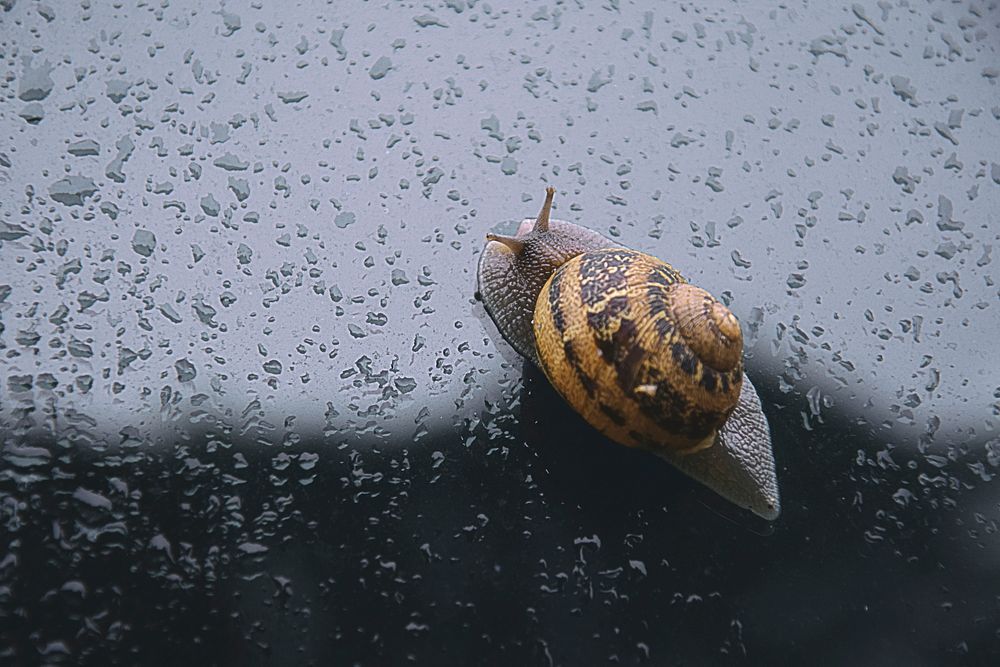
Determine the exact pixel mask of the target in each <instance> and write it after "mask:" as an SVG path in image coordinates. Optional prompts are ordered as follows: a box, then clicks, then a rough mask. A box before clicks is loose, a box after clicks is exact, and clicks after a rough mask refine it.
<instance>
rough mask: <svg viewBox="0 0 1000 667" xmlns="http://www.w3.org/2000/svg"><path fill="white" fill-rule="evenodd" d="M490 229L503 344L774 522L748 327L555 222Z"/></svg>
mask: <svg viewBox="0 0 1000 667" xmlns="http://www.w3.org/2000/svg"><path fill="white" fill-rule="evenodd" d="M554 195H555V189H554V188H551V187H550V188H548V189H547V190H546V196H545V203H544V204H543V205H542V209H541V211H540V213H539V214H538V217H537V218H535V219H530V218H528V219H525V220H523V221H522V222H521V224H520V227H519V228H518V230H517V232H516V234H515V235H514V236H500V235H497V234H487V236H486V239H487V242H486V246H485V248H484V249H483V252H482V255H481V256H480V259H479V267H478V271H477V278H478V289H479V295H480V298H481V299H482V301H483V305H484V306H485V308H486V312H487V314H489V316H490V318H491V319H492V320H493V322H494V323H495V324H496V327H497V329H498V330H499V332H500V334H501V336H503V338H504V339H505V340H506V341H507V342H508V343H509V344H510V345H511V346H512V347H513V348H514V349H515V350H516V351H517V352H518V353H519V354H521V356H523V357H525V358H527V359H528V360H530V361H531V362H532V363H534V364H535V365H536V366H538V367H539V368H541V370H542V371H543V372H544V373H545V376H546V377H547V378H548V380H549V382H550V383H551V384H552V385H553V387H555V389H556V391H557V392H558V393H559V394H560V395H561V396H562V397H563V398H564V399H565V400H566V401H567V402H568V403H569V404H570V406H572V408H573V409H574V410H575V411H576V412H578V413H579V414H580V415H581V416H582V417H583V418H584V419H585V420H586V421H587V422H588V423H589V424H590V425H591V426H593V427H595V428H596V429H597V430H598V431H600V432H601V433H602V434H604V435H605V436H607V437H608V438H609V439H611V440H613V441H614V442H616V443H619V444H622V445H626V446H630V447H640V448H642V449H646V450H648V451H650V452H652V453H654V454H656V455H658V456H660V457H662V458H664V459H666V460H667V461H669V462H670V463H672V464H673V465H675V466H677V467H678V468H679V469H680V470H681V471H682V472H684V473H686V474H688V475H690V476H691V477H693V478H695V479H696V480H698V481H700V482H702V483H703V484H705V485H706V486H708V487H709V488H711V489H712V490H714V491H715V492H717V493H718V494H720V495H721V496H723V497H724V498H726V499H727V500H729V501H731V502H733V503H735V504H737V505H740V506H742V507H744V508H746V509H749V510H750V511H752V512H753V513H755V514H757V515H759V516H761V517H763V518H765V519H768V520H774V519H776V518H777V516H778V513H779V511H780V506H779V498H778V486H777V476H776V473H775V467H774V455H773V452H772V449H771V435H770V428H769V426H768V423H767V419H766V417H765V416H764V413H763V410H762V409H761V403H760V398H759V397H758V396H757V392H756V390H755V389H754V387H753V384H752V383H751V382H750V379H749V378H747V377H746V375H745V374H744V372H743V337H742V332H741V329H740V324H739V321H738V320H737V319H736V317H735V316H734V315H733V313H732V312H730V310H729V309H728V308H727V307H726V306H724V305H723V304H722V303H720V302H719V301H718V300H716V299H715V298H714V297H713V296H712V295H711V294H709V293H708V292H707V291H705V290H703V289H701V288H699V287H697V286H694V285H692V284H690V283H688V282H687V281H686V280H685V279H684V278H683V277H682V276H681V274H680V273H679V272H678V271H677V270H676V269H674V268H673V267H672V266H670V265H669V264H667V263H666V262H664V261H662V260H660V259H657V258H656V257H653V256H651V255H648V254H645V253H642V252H639V251H637V250H631V249H629V248H626V247H624V246H622V245H621V244H618V243H616V242H614V241H612V240H610V239H608V238H606V237H604V236H602V235H601V234H598V233H597V232H594V231H591V230H589V229H587V228H585V227H582V226H580V225H576V224H573V223H570V222H565V221H562V220H555V219H550V214H551V211H552V200H553V197H554Z"/></svg>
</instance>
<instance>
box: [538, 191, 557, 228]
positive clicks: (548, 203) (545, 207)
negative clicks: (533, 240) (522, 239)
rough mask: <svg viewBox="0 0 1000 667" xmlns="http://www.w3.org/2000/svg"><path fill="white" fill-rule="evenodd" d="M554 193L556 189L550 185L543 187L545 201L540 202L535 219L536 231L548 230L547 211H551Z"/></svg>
mask: <svg viewBox="0 0 1000 667" xmlns="http://www.w3.org/2000/svg"><path fill="white" fill-rule="evenodd" d="M555 194H556V189H555V188H554V187H552V186H551V185H550V186H549V187H547V188H545V203H544V204H542V210H541V211H539V213H538V217H537V218H536V219H535V229H534V231H536V232H547V231H549V213H550V212H551V211H552V198H553V197H554V196H555Z"/></svg>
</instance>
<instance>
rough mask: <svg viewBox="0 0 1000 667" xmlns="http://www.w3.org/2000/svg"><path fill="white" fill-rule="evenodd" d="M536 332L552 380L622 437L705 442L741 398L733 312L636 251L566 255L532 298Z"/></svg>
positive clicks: (592, 419)
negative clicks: (534, 298)
mask: <svg viewBox="0 0 1000 667" xmlns="http://www.w3.org/2000/svg"><path fill="white" fill-rule="evenodd" d="M534 334H535V347H536V351H537V353H538V357H539V360H540V362H541V366H542V369H543V370H544V371H545V374H546V376H548V378H549V381H550V382H551V383H552V385H553V386H554V387H555V388H556V389H557V390H558V391H559V393H560V394H562V396H563V397H564V398H565V399H566V400H567V401H568V402H569V403H570V405H572V406H573V408H574V409H576V410H577V412H579V413H580V414H581V415H582V416H583V417H584V419H586V420H587V421H588V422H589V423H590V424H591V425H592V426H594V427H596V428H597V429H598V430H600V431H602V432H603V433H604V434H605V435H607V436H608V437H610V438H612V439H613V440H615V441H617V442H620V443H622V444H625V445H630V446H640V447H644V448H648V449H652V450H654V451H657V450H659V451H663V450H667V451H673V452H693V451H697V450H699V449H703V448H705V447H707V446H709V445H711V444H712V442H713V441H714V438H715V435H716V432H717V431H718V429H719V427H720V426H721V425H722V424H723V423H724V422H725V421H726V419H727V418H728V417H729V415H730V413H731V412H732V410H733V408H734V407H735V405H736V403H737V401H738V399H739V395H740V388H741V384H742V377H743V364H742V335H741V334H740V327H739V323H738V322H737V321H736V318H735V317H734V316H733V315H732V313H730V312H729V310H728V309H726V308H725V306H723V305H722V304H720V303H719V302H718V301H716V300H715V299H714V298H712V297H711V295H709V294H708V293H707V292H705V291H704V290H702V289H700V288H697V287H694V286H692V285H689V284H687V283H686V282H685V281H684V279H683V278H682V277H681V275H680V274H679V273H678V272H677V271H676V270H674V269H673V267H671V266H670V265H669V264H666V263H665V262H662V261H660V260H659V259H656V258H655V257H652V256H650V255H646V254H644V253H641V252H637V251H634V250H629V249H626V248H608V249H603V250H596V251H592V252H587V253H585V254H583V255H580V256H578V257H575V258H573V259H571V260H570V261H568V262H566V263H565V264H564V265H563V266H561V267H560V268H559V269H558V270H557V271H556V272H555V273H553V274H552V276H551V277H550V278H549V280H548V281H547V282H546V284H545V286H544V287H543V289H542V293H541V295H540V296H539V298H538V300H537V301H536V305H535V312H534Z"/></svg>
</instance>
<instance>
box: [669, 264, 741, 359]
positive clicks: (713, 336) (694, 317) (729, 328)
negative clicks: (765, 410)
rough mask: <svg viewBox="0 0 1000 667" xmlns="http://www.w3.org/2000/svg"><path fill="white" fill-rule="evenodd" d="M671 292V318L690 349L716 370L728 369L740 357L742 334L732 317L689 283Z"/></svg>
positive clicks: (733, 316) (713, 298) (703, 291)
mask: <svg viewBox="0 0 1000 667" xmlns="http://www.w3.org/2000/svg"><path fill="white" fill-rule="evenodd" d="M673 292H674V293H673V295H672V298H671V300H670V301H671V309H672V314H673V318H674V320H675V321H676V322H677V329H678V331H680V333H681V335H682V336H684V339H685V340H686V341H687V344H688V345H689V346H690V347H691V350H692V351H693V352H694V353H695V354H696V355H698V358H699V359H701V360H702V361H703V362H704V363H705V364H707V365H708V366H710V367H712V368H714V369H715V370H717V371H728V370H732V368H733V367H734V366H735V365H736V364H737V363H739V360H740V359H741V358H742V356H743V333H742V331H741V330H740V323H739V321H738V320H737V319H736V316H735V315H733V314H732V312H730V310H729V309H728V308H726V307H725V306H724V305H722V304H721V303H719V302H718V301H716V300H715V297H713V296H712V295H711V294H709V293H708V292H706V291H705V290H703V289H702V288H700V287H696V286H694V285H691V284H690V283H681V284H679V285H676V286H675V287H674V288H673Z"/></svg>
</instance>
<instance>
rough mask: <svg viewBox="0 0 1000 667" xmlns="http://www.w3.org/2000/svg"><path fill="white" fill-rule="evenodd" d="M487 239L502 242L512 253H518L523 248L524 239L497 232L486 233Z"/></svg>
mask: <svg viewBox="0 0 1000 667" xmlns="http://www.w3.org/2000/svg"><path fill="white" fill-rule="evenodd" d="M486 240H487V241H496V242H497V243H502V244H504V245H505V246H507V247H508V248H510V250H511V251H512V252H513V253H514V254H520V253H521V251H522V250H524V241H521V240H520V239H515V238H514V237H512V236H500V235H499V234H487V235H486Z"/></svg>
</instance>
